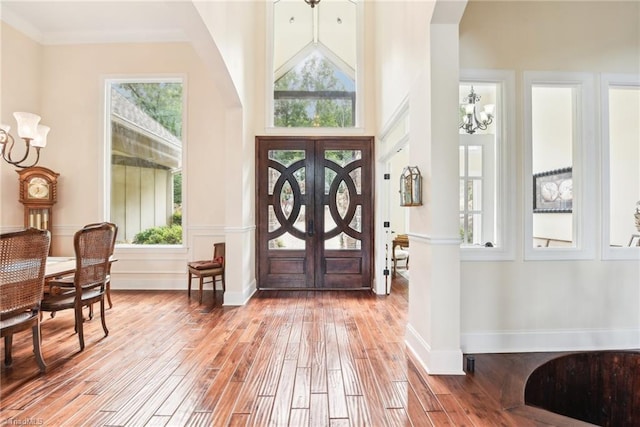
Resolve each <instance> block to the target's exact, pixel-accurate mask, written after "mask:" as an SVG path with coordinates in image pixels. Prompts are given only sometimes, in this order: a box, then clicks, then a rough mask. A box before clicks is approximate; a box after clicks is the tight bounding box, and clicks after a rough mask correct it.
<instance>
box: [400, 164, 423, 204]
mask: <svg viewBox="0 0 640 427" xmlns="http://www.w3.org/2000/svg"><path fill="white" fill-rule="evenodd" d="M400 206H422V175H421V174H420V169H418V167H417V166H407V167H405V168H404V169H403V170H402V175H400Z"/></svg>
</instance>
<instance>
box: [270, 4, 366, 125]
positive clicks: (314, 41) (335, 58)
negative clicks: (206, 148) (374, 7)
mask: <svg viewBox="0 0 640 427" xmlns="http://www.w3.org/2000/svg"><path fill="white" fill-rule="evenodd" d="M360 6H361V5H360ZM361 15H362V8H361V7H358V2H357V1H356V0H324V1H321V2H319V3H316V4H315V6H314V7H310V6H309V5H308V4H307V3H306V2H305V1H303V0H273V14H272V15H271V16H272V19H273V21H272V26H271V33H272V34H271V36H272V40H273V43H272V44H270V49H271V51H270V54H271V61H272V64H271V67H272V71H273V79H272V82H273V86H272V87H271V88H270V89H271V90H272V91H271V93H270V98H271V101H272V103H271V105H270V106H269V108H270V113H271V117H270V119H271V120H272V121H271V125H272V126H275V127H278V128H284V127H290V128H313V127H315V128H318V127H319V128H354V127H356V126H359V127H361V126H362V125H363V124H362V123H361V116H362V112H361V110H362V105H361V104H362V102H361V98H360V97H358V95H357V93H358V92H360V90H361V81H362V79H361V75H360V73H361V71H358V70H359V69H361V67H359V66H358V63H359V62H360V61H361V60H362V55H360V54H358V52H360V51H361V44H360V41H359V37H358V34H359V32H358V25H359V24H358V23H359V22H360V20H361V18H360V16H361ZM356 99H360V101H358V102H356Z"/></svg>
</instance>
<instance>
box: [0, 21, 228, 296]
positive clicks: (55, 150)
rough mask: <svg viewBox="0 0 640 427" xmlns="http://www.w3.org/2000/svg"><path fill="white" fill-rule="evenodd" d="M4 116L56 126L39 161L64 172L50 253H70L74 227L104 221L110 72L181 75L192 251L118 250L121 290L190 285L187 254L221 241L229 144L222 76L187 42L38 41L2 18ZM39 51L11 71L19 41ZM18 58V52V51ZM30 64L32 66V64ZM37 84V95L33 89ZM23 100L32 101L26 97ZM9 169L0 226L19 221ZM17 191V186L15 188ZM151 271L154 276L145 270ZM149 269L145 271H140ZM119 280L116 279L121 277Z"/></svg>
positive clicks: (202, 252)
mask: <svg viewBox="0 0 640 427" xmlns="http://www.w3.org/2000/svg"><path fill="white" fill-rule="evenodd" d="M2 34H3V38H2V53H3V80H2V95H1V103H2V121H3V122H10V123H12V122H13V118H12V117H11V116H10V112H11V111H13V110H14V109H26V110H28V111H34V112H36V113H38V114H40V115H41V116H42V122H43V123H46V124H48V125H50V126H51V132H50V133H49V139H48V145H47V147H46V148H45V149H44V150H43V154H42V157H41V161H40V163H39V164H40V165H41V166H45V167H48V168H50V169H52V170H54V171H56V172H59V173H60V177H59V180H58V203H57V204H56V205H55V206H54V218H55V224H54V225H53V230H52V234H53V240H52V247H53V254H54V255H70V254H73V244H72V238H73V233H74V232H75V231H76V230H77V229H78V228H80V227H81V226H82V225H84V224H86V223H90V222H95V221H99V220H103V219H105V218H106V216H105V206H104V204H103V200H104V199H103V197H104V182H103V174H104V167H103V162H104V154H103V153H104V151H103V150H104V141H103V135H104V128H103V119H104V98H103V96H104V95H103V93H104V88H103V83H104V79H105V78H109V77H136V76H137V77H142V76H181V77H184V78H185V82H186V98H187V105H186V108H187V112H188V113H187V118H188V119H187V123H186V124H185V126H184V130H185V139H184V146H185V148H186V150H187V158H186V160H185V162H184V168H185V175H184V185H185V191H184V198H185V200H186V204H185V206H184V211H183V213H184V215H185V224H188V229H187V245H188V247H187V248H186V249H173V250H168V251H167V250H165V251H161V252H158V250H154V249H152V250H150V251H147V252H146V253H144V251H141V250H139V249H137V250H136V249H132V250H127V249H122V248H120V249H118V251H117V255H118V257H119V260H120V261H119V262H118V266H117V267H114V274H115V275H119V276H118V279H119V280H117V281H114V287H116V288H117V287H118V285H120V286H123V287H129V286H137V287H142V288H145V287H147V288H149V289H153V288H163V287H168V288H176V287H182V286H183V284H184V281H185V275H184V269H185V267H184V266H185V264H186V261H187V260H190V259H196V258H204V257H208V256H209V255H210V253H211V243H212V241H215V240H218V241H220V240H224V234H225V232H224V225H225V222H226V216H225V215H226V212H225V206H224V203H220V201H221V200H224V199H225V195H226V186H225V185H224V183H225V179H224V172H225V157H224V155H225V145H226V139H225V134H226V121H225V116H226V110H225V108H224V105H223V100H222V99H221V97H220V95H219V93H218V91H217V90H216V82H214V81H212V79H211V74H210V73H209V72H208V70H207V69H206V67H204V65H203V62H202V61H201V59H200V57H199V56H198V55H197V54H196V52H195V51H194V49H193V48H192V47H191V45H190V44H186V43H153V44H103V45H101V44H95V45H86V44H85V45H54V46H49V45H47V46H39V45H37V44H35V43H33V42H28V43H27V42H25V38H24V36H22V35H21V34H20V33H18V32H16V31H14V30H12V29H11V28H10V27H9V26H7V25H5V24H3V33H2ZM22 45H26V46H27V47H29V48H30V50H29V51H30V52H33V55H31V56H30V57H29V58H30V59H29V62H27V61H26V59H25V61H23V62H22V66H25V67H26V69H27V70H31V69H38V70H41V75H40V76H32V75H31V73H29V72H27V73H17V72H14V71H13V70H11V72H10V73H5V72H4V71H5V68H4V67H5V66H6V65H8V64H9V63H13V64H15V63H17V62H20V61H17V60H15V59H14V58H15V57H17V54H16V53H12V52H16V50H17V48H18V46H22ZM14 55H16V56H14ZM30 64H32V66H30ZM32 88H40V90H38V91H36V92H37V93H34V94H33V96H32V92H31V89H32ZM23 93H24V95H25V97H27V98H33V101H30V102H29V103H28V104H27V103H25V102H22V103H19V102H18V101H17V100H18V99H20V97H21V95H22V94H23ZM0 169H1V171H2V215H3V216H2V224H1V225H2V229H3V230H7V229H12V228H17V227H20V226H22V216H21V215H22V214H21V212H22V210H21V209H22V207H21V205H20V204H19V203H18V201H17V184H16V182H17V177H16V174H15V172H13V168H10V167H9V166H8V165H7V164H6V163H4V162H3V164H2V165H1V167H0ZM14 189H15V190H14ZM149 271H153V273H148V272H149ZM142 272H145V273H146V274H144V275H141V273H142ZM115 282H117V284H116V283H115Z"/></svg>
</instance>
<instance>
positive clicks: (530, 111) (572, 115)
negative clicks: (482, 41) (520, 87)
mask: <svg viewBox="0 0 640 427" xmlns="http://www.w3.org/2000/svg"><path fill="white" fill-rule="evenodd" d="M523 97H524V132H525V146H524V165H523V173H524V201H523V207H524V256H525V259H541V260H547V259H567V260H568V259H592V258H593V257H594V256H595V238H594V233H593V232H587V230H590V231H592V230H594V229H595V219H596V216H595V206H596V197H597V196H596V192H594V191H593V189H594V188H595V186H596V183H597V176H596V174H595V173H594V171H595V170H596V168H595V167H594V166H595V155H596V146H595V144H596V142H595V135H594V123H595V109H594V100H595V97H594V79H593V76H592V75H591V74H584V73H562V72H525V73H524V96H523Z"/></svg>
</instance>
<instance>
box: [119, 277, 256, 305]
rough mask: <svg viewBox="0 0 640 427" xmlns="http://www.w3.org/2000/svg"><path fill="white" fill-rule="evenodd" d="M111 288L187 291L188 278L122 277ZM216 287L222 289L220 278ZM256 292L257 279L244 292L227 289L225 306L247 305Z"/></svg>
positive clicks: (195, 284) (195, 287)
mask: <svg viewBox="0 0 640 427" xmlns="http://www.w3.org/2000/svg"><path fill="white" fill-rule="evenodd" d="M203 288H204V289H205V290H210V289H211V283H210V282H207V283H205V285H204V286H203ZM111 289H113V290H138V291H143V290H144V291H185V293H186V292H187V283H186V280H185V279H184V278H183V277H181V278H180V279H174V280H172V279H121V278H118V280H114V281H113V282H112V286H111ZM216 289H218V290H221V289H222V283H221V282H220V281H219V280H218V281H217V282H216ZM194 291H195V292H197V291H198V280H193V282H192V283H191V292H194ZM255 292H256V281H255V280H253V281H252V282H251V283H249V285H248V286H245V287H244V289H243V290H242V292H233V291H230V290H229V287H228V286H227V290H226V292H225V293H224V304H223V305H225V306H239V305H245V304H246V303H247V302H248V301H249V299H250V298H251V296H252V295H253V294H254V293H255Z"/></svg>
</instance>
